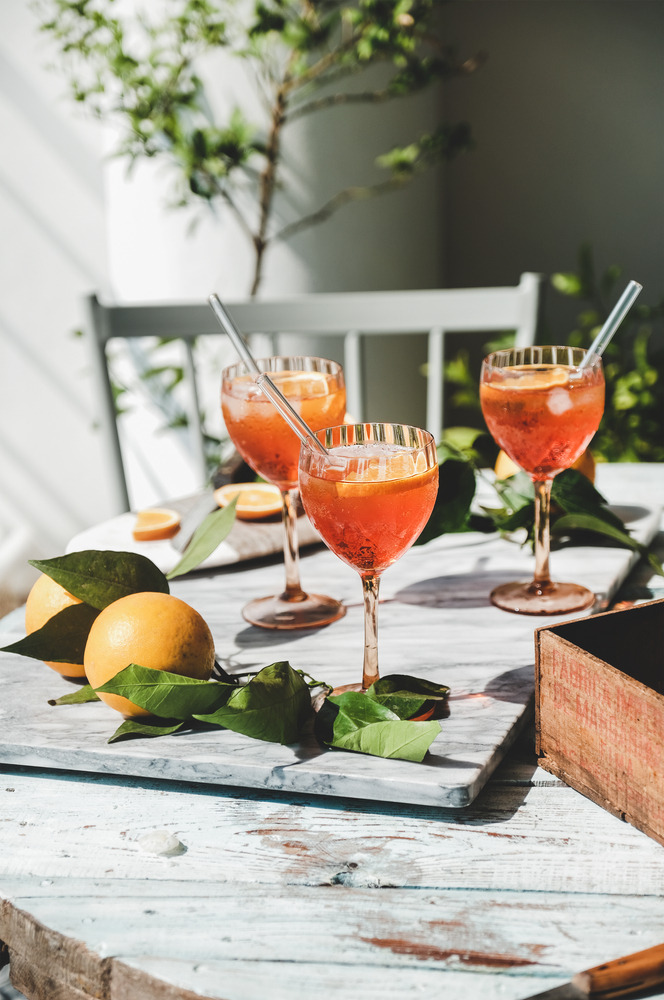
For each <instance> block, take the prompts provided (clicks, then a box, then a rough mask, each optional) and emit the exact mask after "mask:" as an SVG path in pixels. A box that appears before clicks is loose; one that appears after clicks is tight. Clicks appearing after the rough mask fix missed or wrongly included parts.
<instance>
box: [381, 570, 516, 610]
mask: <svg viewBox="0 0 664 1000" xmlns="http://www.w3.org/2000/svg"><path fill="white" fill-rule="evenodd" d="M509 577H510V571H509V570H504V571H502V572H496V571H494V572H491V571H488V572H475V573H459V574H456V575H450V576H436V577H433V578H432V579H429V580H418V581H417V582H416V583H411V584H409V585H408V586H407V587H404V588H403V590H399V591H397V593H396V594H395V595H394V598H393V600H395V601H398V602H399V603H400V604H416V605H418V607H422V608H488V607H491V601H490V600H489V594H490V593H491V591H492V590H493V588H494V587H497V586H498V585H499V584H501V583H508V582H509Z"/></svg>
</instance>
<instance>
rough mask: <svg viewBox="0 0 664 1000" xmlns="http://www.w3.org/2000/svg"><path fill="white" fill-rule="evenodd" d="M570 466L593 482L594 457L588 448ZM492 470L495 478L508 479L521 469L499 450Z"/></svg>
mask: <svg viewBox="0 0 664 1000" xmlns="http://www.w3.org/2000/svg"><path fill="white" fill-rule="evenodd" d="M572 468H573V469H576V470H577V471H578V472H581V473H582V474H583V475H584V476H585V477H586V479H589V480H590V482H591V483H594V482H595V458H594V456H593V453H592V452H591V451H590V450H588V451H584V452H583V454H582V455H579V457H578V458H577V460H576V462H574V464H573V465H572ZM493 471H494V472H495V473H496V479H508V478H509V477H510V476H515V475H516V474H517V472H520V471H521V470H520V469H519V466H518V465H517V464H516V462H513V461H512V459H511V458H510V457H509V455H506V454H505V452H504V451H499V452H498V458H497V459H496V464H495V465H494V467H493Z"/></svg>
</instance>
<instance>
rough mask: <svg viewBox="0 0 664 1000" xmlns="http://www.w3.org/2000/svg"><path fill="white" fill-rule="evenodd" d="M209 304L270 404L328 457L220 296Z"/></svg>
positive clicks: (303, 441) (209, 301)
mask: <svg viewBox="0 0 664 1000" xmlns="http://www.w3.org/2000/svg"><path fill="white" fill-rule="evenodd" d="M208 303H209V304H210V306H211V308H212V312H213V313H214V314H215V316H216V317H217V321H218V323H219V325H220V327H221V328H222V330H223V331H224V333H226V334H228V336H229V337H230V339H231V341H232V343H233V346H234V347H235V350H236V351H237V352H238V354H239V355H240V357H241V358H242V360H243V361H244V363H245V365H246V366H247V368H248V369H249V371H251V372H253V373H254V374H255V375H257V376H258V377H257V379H256V384H257V385H258V386H259V388H260V389H261V391H262V392H263V393H264V395H266V396H267V398H268V399H269V400H270V402H271V403H272V404H273V405H274V406H276V408H277V409H278V410H279V412H280V413H281V415H282V417H283V418H284V420H285V421H286V423H287V424H288V425H289V426H290V427H291V428H292V429H293V430H294V431H295V433H296V434H297V436H298V437H299V439H300V441H301V442H302V444H305V445H307V446H308V447H309V448H313V449H314V451H318V452H320V454H321V455H327V448H324V447H323V445H322V444H321V443H320V441H319V440H318V438H317V437H316V435H315V434H314V432H313V431H312V430H311V428H310V427H309V425H308V424H307V423H305V421H304V420H303V419H302V417H301V416H300V414H299V413H298V412H297V411H296V410H294V409H293V407H292V406H291V405H290V403H289V402H288V400H287V399H286V397H285V396H284V395H283V393H281V392H280V391H279V389H277V387H276V385H275V384H274V382H273V381H272V379H271V378H270V376H269V375H267V374H266V373H265V372H261V370H260V368H259V367H258V365H257V364H256V361H255V360H254V356H253V354H252V353H251V351H250V350H249V348H248V347H247V345H246V344H245V342H244V338H243V336H242V334H241V333H240V331H239V330H238V328H237V327H236V325H235V323H234V322H233V320H232V319H231V317H230V315H229V313H228V311H227V310H226V309H225V308H224V306H223V305H222V303H221V300H220V299H219V296H218V295H216V294H215V293H213V294H212V295H210V297H209V298H208Z"/></svg>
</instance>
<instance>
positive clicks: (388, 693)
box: [366, 674, 450, 719]
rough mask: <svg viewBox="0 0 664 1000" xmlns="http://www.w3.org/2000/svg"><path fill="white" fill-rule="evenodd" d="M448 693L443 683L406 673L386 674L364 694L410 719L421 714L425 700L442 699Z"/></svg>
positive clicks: (396, 713)
mask: <svg viewBox="0 0 664 1000" xmlns="http://www.w3.org/2000/svg"><path fill="white" fill-rule="evenodd" d="M449 693H450V689H449V688H448V687H447V685H445V684H435V683H434V682H433V681H428V680H425V679H424V678H420V677H409V676H408V675H407V674H388V675H387V676H386V677H381V678H379V679H378V680H377V681H376V682H375V683H374V684H372V685H371V687H370V688H369V690H368V691H367V694H366V696H367V697H368V698H372V699H374V700H375V701H377V702H378V703H379V704H381V705H383V706H384V707H385V708H389V709H390V710H391V711H392V712H394V713H395V715H397V716H398V717H399V718H400V719H412V718H413V717H414V716H416V715H420V714H421V711H422V709H423V707H424V706H425V705H426V703H427V702H431V701H444V699H445V698H446V697H447V696H448V694H449ZM428 707H431V706H428Z"/></svg>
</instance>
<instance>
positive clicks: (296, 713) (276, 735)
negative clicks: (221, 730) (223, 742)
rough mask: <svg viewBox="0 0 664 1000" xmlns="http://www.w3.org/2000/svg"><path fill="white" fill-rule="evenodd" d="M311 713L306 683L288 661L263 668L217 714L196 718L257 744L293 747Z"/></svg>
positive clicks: (235, 692) (199, 715)
mask: <svg viewBox="0 0 664 1000" xmlns="http://www.w3.org/2000/svg"><path fill="white" fill-rule="evenodd" d="M310 710H311V695H310V694H309V688H308V686H307V684H306V682H305V681H304V680H303V678H302V677H300V675H299V674H298V673H296V672H295V671H294V670H293V669H292V667H291V665H290V664H289V663H287V662H286V661H285V660H284V661H281V662H278V663H272V664H271V665H270V666H269V667H263V669H262V670H261V671H260V672H259V673H258V674H256V676H255V677H252V679H251V680H250V681H249V683H248V684H246V685H245V686H244V687H241V688H234V689H233V693H232V694H231V696H230V698H229V699H228V701H227V703H226V704H225V705H224V706H223V707H222V708H219V709H218V710H217V711H216V712H213V713H212V714H198V713H197V714H195V715H194V718H195V719H199V720H200V721H201V722H210V723H214V724H215V725H217V726H224V727H225V728H226V729H232V730H233V732H235V733H242V734H243V735H244V736H253V738H254V739H256V740H266V741H267V742H268V743H284V744H290V743H296V742H297V739H298V737H299V734H300V730H301V729H302V726H303V725H304V723H305V721H306V719H307V716H308V715H309V712H310Z"/></svg>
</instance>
